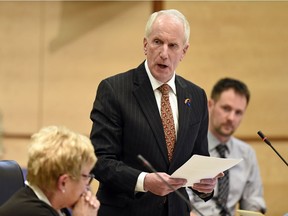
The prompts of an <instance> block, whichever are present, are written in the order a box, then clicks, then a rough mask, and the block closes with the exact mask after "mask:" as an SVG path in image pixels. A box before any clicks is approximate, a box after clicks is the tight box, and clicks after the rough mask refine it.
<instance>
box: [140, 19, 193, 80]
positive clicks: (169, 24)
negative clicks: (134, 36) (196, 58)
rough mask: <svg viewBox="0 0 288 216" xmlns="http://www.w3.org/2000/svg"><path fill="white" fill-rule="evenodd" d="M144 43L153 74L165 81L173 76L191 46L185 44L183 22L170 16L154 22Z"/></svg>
mask: <svg viewBox="0 0 288 216" xmlns="http://www.w3.org/2000/svg"><path fill="white" fill-rule="evenodd" d="M143 44H144V52H145V55H146V56H147V62H148V66H149V69H150V71H151V73H152V75H153V76H154V77H155V79H157V80H159V81H161V82H163V83H165V82H167V81H169V80H170V79H171V78H172V76H173V74H174V71H175V69H176V67H177V66H178V64H179V62H180V61H181V60H182V59H183V57H184V56H185V53H186V51H187V49H188V47H189V45H188V44H186V45H184V27H183V24H182V23H181V22H179V21H178V20H175V19H173V18H171V17H169V16H161V17H159V18H158V19H157V20H156V21H155V22H154V24H153V27H152V31H151V34H150V35H149V37H148V38H144V41H143Z"/></svg>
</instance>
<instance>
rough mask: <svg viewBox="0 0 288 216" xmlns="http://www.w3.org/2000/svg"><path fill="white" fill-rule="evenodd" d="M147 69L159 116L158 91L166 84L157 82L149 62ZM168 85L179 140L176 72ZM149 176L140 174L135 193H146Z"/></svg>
mask: <svg viewBox="0 0 288 216" xmlns="http://www.w3.org/2000/svg"><path fill="white" fill-rule="evenodd" d="M144 65H145V69H146V71H147V75H148V77H149V80H150V83H151V85H152V89H153V91H154V95H155V98H156V102H157V106H158V110H159V114H160V115H161V96H162V94H161V92H160V90H159V89H158V88H159V87H160V86H161V85H163V84H164V83H162V82H160V81H158V80H156V79H155V78H154V77H153V75H152V74H151V71H150V70H149V67H148V63H147V60H146V61H145V63H144ZM167 84H168V85H169V86H170V92H169V100H170V105H171V109H172V113H173V120H174V125H175V134H176V140H177V131H178V103H177V94H176V85H175V72H174V74H173V76H172V78H171V79H170V80H169V81H168V82H167ZM146 175H147V173H146V172H142V173H140V175H139V176H138V179H137V182H136V186H135V192H145V190H144V179H145V176H146Z"/></svg>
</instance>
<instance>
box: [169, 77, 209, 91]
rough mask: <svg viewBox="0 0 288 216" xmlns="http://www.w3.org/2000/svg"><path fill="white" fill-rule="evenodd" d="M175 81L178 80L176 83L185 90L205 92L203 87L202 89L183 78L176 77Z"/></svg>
mask: <svg viewBox="0 0 288 216" xmlns="http://www.w3.org/2000/svg"><path fill="white" fill-rule="evenodd" d="M175 79H176V83H178V84H179V85H180V86H181V87H183V88H185V87H186V88H189V89H194V90H197V91H204V89H203V88H202V87H200V86H198V85H197V84H195V83H193V82H191V81H189V80H187V79H185V78H183V77H182V76H179V75H176V76H175Z"/></svg>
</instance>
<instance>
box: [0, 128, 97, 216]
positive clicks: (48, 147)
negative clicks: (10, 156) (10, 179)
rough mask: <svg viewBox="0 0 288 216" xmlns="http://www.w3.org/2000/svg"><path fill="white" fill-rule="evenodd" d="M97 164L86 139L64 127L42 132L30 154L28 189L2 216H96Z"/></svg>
mask: <svg viewBox="0 0 288 216" xmlns="http://www.w3.org/2000/svg"><path fill="white" fill-rule="evenodd" d="M95 163H96V156H95V154H94V149H93V146H92V144H91V141H90V140H89V138H87V137H86V136H83V135H81V134H78V133H75V132H73V131H71V130H69V129H67V128H65V127H58V126H49V127H45V128H43V129H41V130H40V131H39V132H38V133H35V134H34V135H32V142H31V145H30V147H29V150H28V165H27V181H26V182H25V184H26V186H25V187H23V188H22V189H20V190H19V191H18V192H16V193H15V194H14V195H13V196H12V197H11V198H10V199H9V200H8V201H7V202H6V203H4V204H3V205H2V206H1V207H0V215H1V216H11V215H18V216H38V215H42V216H59V215H60V216H63V215H66V216H67V215H70V211H72V215H73V216H96V215H97V213H98V209H99V206H100V203H99V201H98V200H97V198H96V197H95V196H94V195H93V194H92V193H91V192H90V191H89V184H90V183H91V181H92V180H93V175H92V174H90V171H91V169H92V168H93V166H94V165H95ZM68 208H69V209H70V211H68Z"/></svg>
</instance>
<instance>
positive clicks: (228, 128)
mask: <svg viewBox="0 0 288 216" xmlns="http://www.w3.org/2000/svg"><path fill="white" fill-rule="evenodd" d="M215 131H216V132H217V133H218V134H219V135H221V136H223V137H226V138H228V137H230V136H232V134H233V133H234V132H235V128H234V127H233V125H232V124H231V123H224V124H221V125H220V126H218V127H216V128H215Z"/></svg>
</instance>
